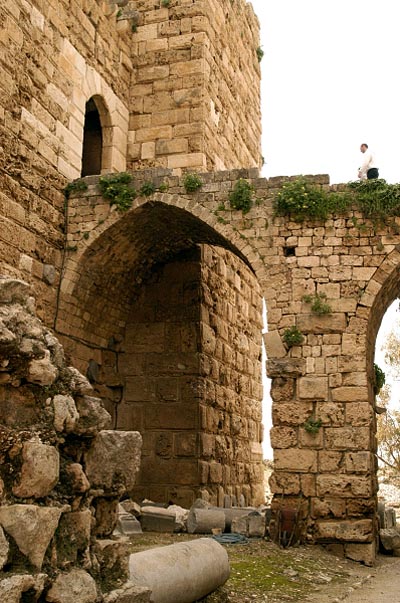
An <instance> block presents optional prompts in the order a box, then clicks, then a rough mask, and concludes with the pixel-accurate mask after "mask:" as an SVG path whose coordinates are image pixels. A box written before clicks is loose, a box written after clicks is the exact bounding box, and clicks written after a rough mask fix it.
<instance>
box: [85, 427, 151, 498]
mask: <svg viewBox="0 0 400 603" xmlns="http://www.w3.org/2000/svg"><path fill="white" fill-rule="evenodd" d="M141 449H142V436H141V435H140V433H138V432H137V431H101V432H100V433H99V434H98V435H97V436H96V438H94V440H93V443H92V446H91V447H90V448H89V450H88V451H87V452H86V454H85V467H86V475H87V478H88V480H89V482H90V483H91V485H92V486H93V487H99V488H106V489H112V488H117V489H118V490H119V491H120V488H121V486H123V487H124V488H125V489H126V490H129V488H131V487H132V486H133V485H134V484H135V481H136V474H137V473H138V471H139V468H140V457H141Z"/></svg>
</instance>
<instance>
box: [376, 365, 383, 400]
mask: <svg viewBox="0 0 400 603" xmlns="http://www.w3.org/2000/svg"><path fill="white" fill-rule="evenodd" d="M374 372H375V383H374V394H375V396H377V395H378V394H379V392H380V391H381V389H382V387H383V386H384V385H385V382H386V375H385V373H384V371H383V370H382V369H381V368H380V367H379V366H378V365H377V364H375V363H374Z"/></svg>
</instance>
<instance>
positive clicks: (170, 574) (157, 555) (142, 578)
mask: <svg viewBox="0 0 400 603" xmlns="http://www.w3.org/2000/svg"><path fill="white" fill-rule="evenodd" d="M229 574H230V568H229V560H228V554H227V552H226V550H225V549H224V547H223V546H221V545H220V544H219V543H218V542H216V541H215V540H212V539H211V538H199V539H198V540H193V541H190V542H180V543H178V544H171V545H169V546H164V547H159V548H155V549H149V550H147V551H142V552H140V553H133V554H132V555H130V557H129V575H130V580H131V581H132V582H134V583H136V584H138V585H143V586H147V587H148V588H150V590H151V592H152V595H151V601H152V603H191V602H193V601H197V600H198V599H201V598H202V597H205V596H206V595H208V594H209V593H211V592H212V591H214V590H215V589H217V588H218V587H219V586H222V584H224V583H225V582H226V581H227V579H228V578H229Z"/></svg>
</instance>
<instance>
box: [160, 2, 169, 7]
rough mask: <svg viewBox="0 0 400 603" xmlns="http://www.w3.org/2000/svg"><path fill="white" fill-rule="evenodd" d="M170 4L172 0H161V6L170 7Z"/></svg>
mask: <svg viewBox="0 0 400 603" xmlns="http://www.w3.org/2000/svg"><path fill="white" fill-rule="evenodd" d="M169 5H170V0H161V6H164V7H165V8H168V6H169Z"/></svg>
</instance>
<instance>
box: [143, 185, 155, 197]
mask: <svg viewBox="0 0 400 603" xmlns="http://www.w3.org/2000/svg"><path fill="white" fill-rule="evenodd" d="M155 190H156V187H155V186H154V184H153V183H152V182H144V183H143V184H142V186H141V188H140V191H139V192H140V194H141V195H142V196H143V197H150V195H152V194H153V193H154V192H155Z"/></svg>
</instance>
